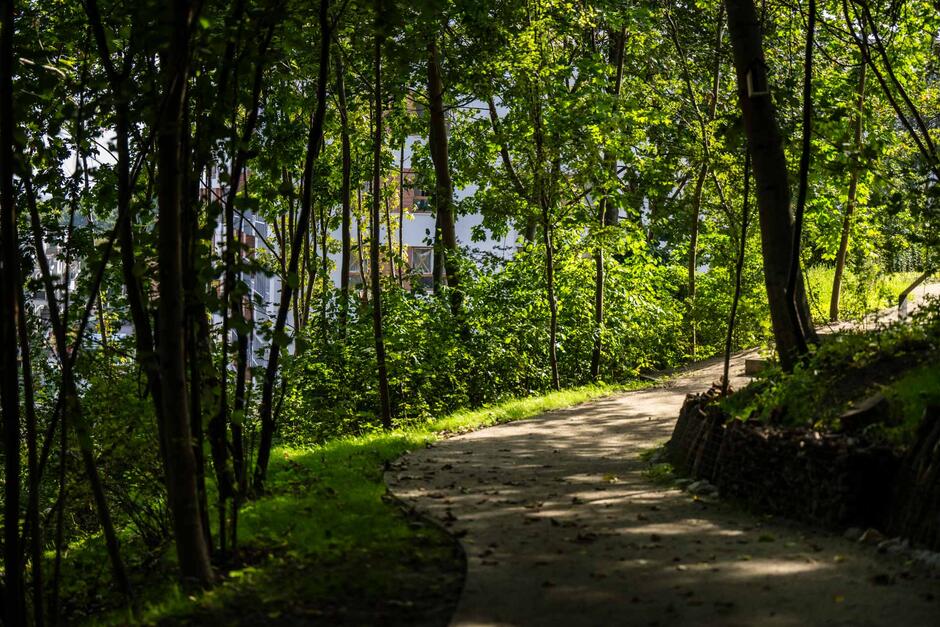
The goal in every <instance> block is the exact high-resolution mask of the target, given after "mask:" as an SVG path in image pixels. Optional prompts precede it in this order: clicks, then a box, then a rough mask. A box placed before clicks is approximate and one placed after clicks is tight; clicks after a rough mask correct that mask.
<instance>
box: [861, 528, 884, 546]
mask: <svg viewBox="0 0 940 627" xmlns="http://www.w3.org/2000/svg"><path fill="white" fill-rule="evenodd" d="M885 540H887V538H885V535H884V534H883V533H881V532H880V531H878V530H877V529H874V528H869V529H867V530H865V533H863V534H862V535H861V537H860V538H859V539H858V541H859V542H860V543H862V544H872V545H877V544H881V543H882V542H884V541H885Z"/></svg>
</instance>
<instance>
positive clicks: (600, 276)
mask: <svg viewBox="0 0 940 627" xmlns="http://www.w3.org/2000/svg"><path fill="white" fill-rule="evenodd" d="M626 37H627V31H626V27H623V28H622V29H621V30H620V33H618V36H617V37H616V39H615V40H614V41H613V42H612V43H613V45H612V46H611V54H610V60H611V62H612V63H613V64H614V67H615V74H614V82H613V85H612V86H611V88H610V94H611V95H612V96H614V98H619V97H620V86H621V85H622V84H623V57H624V54H623V53H624V47H625V46H626ZM616 108H617V104H616V103H615V104H614V110H616ZM603 163H604V176H605V177H606V179H605V182H604V187H603V196H602V197H601V201H600V208H599V217H598V219H599V222H600V226H601V227H608V226H614V225H616V224H617V223H618V222H619V221H620V210H619V208H618V207H617V205H616V204H614V203H612V202H610V186H611V183H612V180H613V179H614V178H616V177H617V160H616V158H615V156H614V155H613V154H612V153H611V152H610V151H609V150H605V151H604V155H603ZM605 280H606V279H605V275H604V247H603V246H598V247H597V250H595V251H594V347H593V349H592V350H591V379H592V380H593V381H597V380H598V379H599V378H600V376H601V355H602V353H603V350H604V283H605Z"/></svg>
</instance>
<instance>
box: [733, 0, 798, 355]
mask: <svg viewBox="0 0 940 627" xmlns="http://www.w3.org/2000/svg"><path fill="white" fill-rule="evenodd" d="M725 7H726V9H727V12H728V26H729V33H730V35H731V44H732V48H733V51H734V65H735V71H736V74H737V81H738V101H739V103H740V106H741V111H742V113H743V117H744V128H745V132H746V135H747V139H748V149H749V151H750V153H751V166H752V168H753V172H754V179H755V182H756V183H757V207H758V214H759V218H760V230H761V247H762V250H763V260H764V282H765V285H766V288H767V300H768V302H769V304H770V317H771V323H772V326H773V332H774V340H775V344H776V348H777V353H778V355H779V357H780V362H781V364H782V365H783V367H784V368H786V369H790V368H792V367H793V365H794V363H795V361H796V358H797V355H798V354H799V348H798V347H799V344H798V338H797V337H796V335H795V333H794V328H795V327H794V324H793V322H792V321H791V319H790V309H789V307H788V305H787V298H786V286H787V278H788V273H789V265H790V253H791V247H792V241H793V215H792V214H791V212H790V187H789V183H788V179H787V162H786V157H785V155H784V152H783V144H782V142H781V138H780V130H779V128H778V126H777V113H776V108H775V107H774V104H773V101H772V99H771V97H770V94H769V93H763V94H761V93H755V94H754V95H749V93H748V73H749V72H752V74H753V83H754V85H755V87H756V88H757V89H756V91H757V92H759V91H760V88H761V87H762V86H763V85H766V75H767V71H766V69H767V68H766V64H765V62H764V52H763V42H762V36H761V31H760V23H759V21H758V18H757V11H756V10H755V7H754V2H753V0H725ZM768 89H769V87H768ZM797 283H798V285H797V289H798V291H797V297H798V299H799V309H800V310H802V312H803V313H801V319H805V320H809V319H810V316H809V307H808V305H807V303H806V297H805V292H804V291H803V288H802V284H803V278H802V276H799V277H798V278H797ZM804 316H805V318H804Z"/></svg>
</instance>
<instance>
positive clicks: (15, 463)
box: [0, 0, 26, 625]
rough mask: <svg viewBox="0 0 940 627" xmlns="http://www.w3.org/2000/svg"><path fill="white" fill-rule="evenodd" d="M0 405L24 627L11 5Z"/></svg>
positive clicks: (9, 577)
mask: <svg viewBox="0 0 940 627" xmlns="http://www.w3.org/2000/svg"><path fill="white" fill-rule="evenodd" d="M0 11H2V13H0V18H2V20H3V22H2V25H0V264H2V267H0V270H2V271H0V347H2V348H0V403H2V415H3V452H4V462H5V463H4V473H5V474H4V486H3V487H4V490H3V494H4V501H3V505H4V508H3V567H4V573H5V577H4V586H3V593H4V594H3V597H4V598H3V613H4V622H5V623H6V624H7V625H20V624H23V623H25V619H26V617H25V615H24V612H25V609H26V596H25V592H24V590H23V564H22V560H21V557H20V556H21V552H20V534H19V527H20V385H19V367H18V365H17V363H16V361H17V360H16V358H17V350H16V347H17V341H16V319H17V307H18V303H17V301H18V299H17V290H18V286H17V285H18V282H19V275H20V272H19V265H20V260H19V244H18V242H17V236H16V198H15V193H16V192H15V189H14V187H13V170H14V167H15V163H16V157H15V152H16V145H15V140H14V138H13V129H14V123H13V71H14V56H13V32H14V29H15V26H14V23H13V15H14V10H13V0H4V2H3V4H2V8H0Z"/></svg>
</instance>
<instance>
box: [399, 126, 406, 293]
mask: <svg viewBox="0 0 940 627" xmlns="http://www.w3.org/2000/svg"><path fill="white" fill-rule="evenodd" d="M398 254H399V255H401V258H402V265H401V266H400V267H399V269H398V287H401V288H403V289H404V287H405V268H404V264H405V263H407V257H406V256H405V142H404V141H402V143H401V150H400V152H399V153H398Z"/></svg>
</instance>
